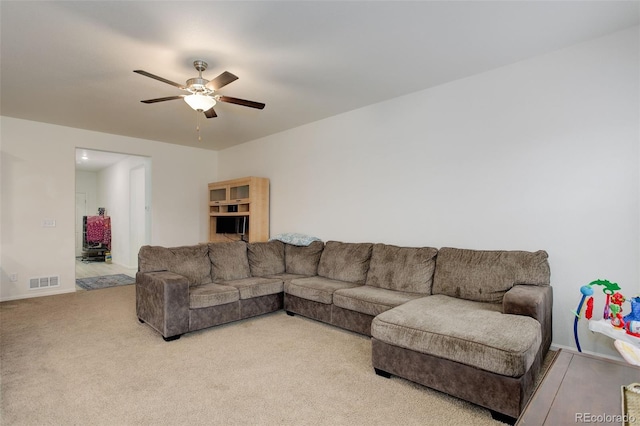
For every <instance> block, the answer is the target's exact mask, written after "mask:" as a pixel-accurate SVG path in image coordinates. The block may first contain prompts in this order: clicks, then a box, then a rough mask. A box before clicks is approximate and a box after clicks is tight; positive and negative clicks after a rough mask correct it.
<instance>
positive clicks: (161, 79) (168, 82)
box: [133, 70, 185, 90]
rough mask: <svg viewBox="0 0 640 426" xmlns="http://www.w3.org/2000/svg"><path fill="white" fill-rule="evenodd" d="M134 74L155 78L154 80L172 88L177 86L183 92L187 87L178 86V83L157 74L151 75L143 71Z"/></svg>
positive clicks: (136, 71)
mask: <svg viewBox="0 0 640 426" xmlns="http://www.w3.org/2000/svg"><path fill="white" fill-rule="evenodd" d="M133 72H135V73H138V74H141V75H144V76H145V77H149V78H153V79H155V80H158V81H161V82H163V83H167V84H170V85H172V86H176V87H177V88H178V89H183V90H184V89H185V87H184V86H183V85H182V84H178V83H176V82H174V81H171V80H167V79H166V78H162V77H159V76H157V75H155V74H151V73H149V72H146V71H143V70H133Z"/></svg>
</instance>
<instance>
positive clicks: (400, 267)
mask: <svg viewBox="0 0 640 426" xmlns="http://www.w3.org/2000/svg"><path fill="white" fill-rule="evenodd" d="M138 257H139V271H138V273H137V276H136V310H137V316H138V319H139V320H140V322H142V323H146V324H148V325H149V326H151V327H152V328H154V329H155V330H157V331H158V332H159V333H160V334H161V335H162V336H163V338H164V339H165V340H174V339H177V338H179V337H180V336H181V335H182V334H184V333H188V332H190V331H195V330H200V329H203V328H206V327H211V326H215V325H218V324H224V323H228V322H232V321H237V320H240V319H244V318H249V317H253V316H257V315H261V314H265V313H268V312H273V311H277V310H281V309H284V310H285V311H286V312H287V314H289V315H295V314H299V315H302V316H305V317H308V318H312V319H315V320H318V321H322V322H326V323H329V324H332V325H335V326H338V327H342V328H345V329H347V330H351V331H355V332H357V333H361V334H364V335H367V336H371V342H372V364H373V367H374V370H375V372H376V373H377V374H378V375H380V376H383V377H389V376H390V375H392V374H393V375H397V376H399V377H403V378H406V379H408V380H411V381H414V382H417V383H420V384H423V385H425V386H429V387H431V388H434V389H438V390H440V391H442V392H446V393H448V394H451V395H453V396H456V397H459V398H462V399H465V400H467V401H470V402H473V403H476V404H478V405H481V406H484V407H486V408H489V409H490V410H492V413H494V414H495V415H496V416H498V417H501V416H506V418H507V419H514V418H516V417H518V415H519V414H520V412H521V410H522V409H523V408H524V405H525V403H526V401H527V400H528V398H529V396H530V395H531V392H532V391H533V387H534V383H535V377H536V375H537V374H538V372H539V370H540V367H541V365H542V360H543V358H544V356H545V354H546V353H547V351H548V350H549V346H550V344H551V309H552V303H553V294H552V289H551V286H550V272H549V264H548V261H547V253H546V252H544V251H537V252H525V251H481V250H467V249H456V248H441V249H439V250H438V249H435V248H432V247H397V246H393V245H388V244H370V243H345V242H338V241H329V242H327V243H326V244H323V243H322V242H320V241H315V242H312V243H311V244H309V245H308V246H295V245H291V244H287V243H283V242H281V241H269V242H264V243H245V242H241V241H239V242H230V243H210V244H200V245H195V246H185V247H173V248H166V247H157V246H144V247H142V248H141V249H140V252H139V255H138Z"/></svg>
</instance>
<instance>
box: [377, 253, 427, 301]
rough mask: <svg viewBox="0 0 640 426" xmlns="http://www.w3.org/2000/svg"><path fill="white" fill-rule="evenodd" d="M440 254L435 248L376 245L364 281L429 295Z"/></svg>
mask: <svg viewBox="0 0 640 426" xmlns="http://www.w3.org/2000/svg"><path fill="white" fill-rule="evenodd" d="M437 253H438V250H437V249H435V248H433V247H398V246H392V245H388V244H374V246H373V251H372V253H371V263H370V264H369V272H367V280H366V282H365V284H366V285H368V286H373V287H379V288H386V289H388V290H397V291H404V292H410V293H420V294H425V295H429V294H431V285H432V283H433V271H434V270H435V267H436V254H437Z"/></svg>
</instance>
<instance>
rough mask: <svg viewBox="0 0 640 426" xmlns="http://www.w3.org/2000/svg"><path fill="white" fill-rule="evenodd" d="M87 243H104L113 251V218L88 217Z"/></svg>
mask: <svg viewBox="0 0 640 426" xmlns="http://www.w3.org/2000/svg"><path fill="white" fill-rule="evenodd" d="M86 238H87V242H89V243H102V244H104V245H106V246H107V248H108V249H111V218H110V217H109V216H87V237H86Z"/></svg>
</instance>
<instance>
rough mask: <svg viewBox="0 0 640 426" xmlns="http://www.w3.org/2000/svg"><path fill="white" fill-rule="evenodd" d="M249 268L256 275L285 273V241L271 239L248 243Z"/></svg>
mask: <svg viewBox="0 0 640 426" xmlns="http://www.w3.org/2000/svg"><path fill="white" fill-rule="evenodd" d="M247 258H248V260H249V269H251V275H252V276H254V277H264V276H267V275H275V274H282V273H284V243H283V242H282V241H276V240H274V241H269V242H266V243H249V244H247Z"/></svg>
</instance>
